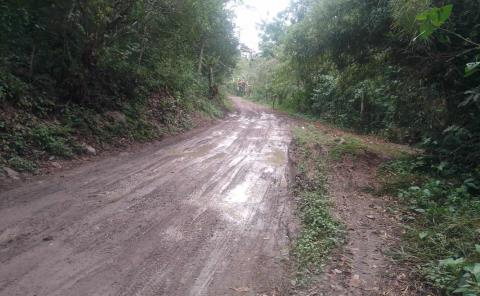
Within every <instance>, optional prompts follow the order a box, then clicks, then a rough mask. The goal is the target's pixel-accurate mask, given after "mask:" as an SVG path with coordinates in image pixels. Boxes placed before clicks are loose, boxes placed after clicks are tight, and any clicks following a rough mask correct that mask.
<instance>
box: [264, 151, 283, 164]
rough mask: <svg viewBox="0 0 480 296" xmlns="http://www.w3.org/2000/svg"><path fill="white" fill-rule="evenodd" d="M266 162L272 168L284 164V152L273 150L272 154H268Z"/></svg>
mask: <svg viewBox="0 0 480 296" xmlns="http://www.w3.org/2000/svg"><path fill="white" fill-rule="evenodd" d="M267 162H268V163H269V164H271V165H274V166H282V165H285V163H286V156H285V151H283V150H281V149H278V148H274V149H273V151H272V152H270V153H268V157H267Z"/></svg>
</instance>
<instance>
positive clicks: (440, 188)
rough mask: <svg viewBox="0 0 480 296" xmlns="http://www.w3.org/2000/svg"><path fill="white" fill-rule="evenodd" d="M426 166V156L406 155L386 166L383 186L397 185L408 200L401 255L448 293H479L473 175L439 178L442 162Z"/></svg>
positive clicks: (479, 206)
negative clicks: (413, 157) (408, 157)
mask: <svg viewBox="0 0 480 296" xmlns="http://www.w3.org/2000/svg"><path fill="white" fill-rule="evenodd" d="M424 167H425V162H424V161H422V160H402V161H396V162H393V163H391V164H390V165H389V166H388V167H387V168H386V173H387V174H388V176H386V177H385V179H384V189H389V190H390V192H392V190H398V192H399V194H398V196H399V197H400V198H401V200H402V201H403V202H404V209H405V214H404V217H403V218H404V221H405V222H407V226H406V234H405V237H404V239H405V243H404V245H403V247H402V252H401V254H403V256H402V258H403V259H404V260H407V261H411V262H412V263H414V264H415V265H416V266H417V267H418V268H417V270H418V271H419V272H420V274H421V275H422V276H423V278H424V279H426V280H427V282H428V283H429V284H430V285H432V287H434V288H436V289H438V290H440V291H444V292H446V293H448V294H451V293H463V294H462V295H476V294H475V293H476V292H478V288H479V285H478V283H479V282H478V276H479V273H478V271H479V270H478V268H479V267H480V263H479V262H480V253H479V252H478V251H479V246H478V245H477V244H478V242H479V241H480V231H479V230H480V199H479V196H478V191H476V190H475V188H472V184H473V185H474V187H475V184H474V183H472V182H474V181H473V180H471V179H466V180H464V181H463V182H460V181H458V180H456V179H452V178H448V179H445V178H440V177H439V174H440V173H441V171H442V170H443V168H436V169H434V170H432V171H431V172H430V175H429V176H428V175H426V172H422V169H423V168H424ZM415 174H416V175H415ZM391 176H394V177H395V178H392V177H391ZM472 189H473V190H472Z"/></svg>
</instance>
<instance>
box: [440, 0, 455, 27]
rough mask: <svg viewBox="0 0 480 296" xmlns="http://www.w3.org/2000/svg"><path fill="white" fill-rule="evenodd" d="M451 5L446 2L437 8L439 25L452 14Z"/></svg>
mask: <svg viewBox="0 0 480 296" xmlns="http://www.w3.org/2000/svg"><path fill="white" fill-rule="evenodd" d="M452 9H453V5H452V4H448V5H445V6H443V7H440V8H439V9H438V19H439V21H440V22H441V24H440V26H441V25H442V24H443V23H445V22H446V21H447V20H448V18H449V17H450V15H451V14H452Z"/></svg>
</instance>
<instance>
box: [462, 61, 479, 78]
mask: <svg viewBox="0 0 480 296" xmlns="http://www.w3.org/2000/svg"><path fill="white" fill-rule="evenodd" d="M479 70H480V62H473V63H468V64H466V65H465V77H469V76H471V75H473V74H474V73H475V72H478V71H479Z"/></svg>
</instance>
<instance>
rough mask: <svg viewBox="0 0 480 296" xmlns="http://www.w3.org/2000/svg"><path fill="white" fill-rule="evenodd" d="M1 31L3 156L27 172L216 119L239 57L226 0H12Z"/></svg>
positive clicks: (1, 15)
mask: <svg viewBox="0 0 480 296" xmlns="http://www.w3.org/2000/svg"><path fill="white" fill-rule="evenodd" d="M0 30H1V31H2V34H1V35H0V108H1V109H0V112H1V114H2V116H1V117H0V152H1V157H0V162H1V163H4V164H8V165H10V166H12V167H16V168H17V169H21V170H27V171H28V170H32V169H33V168H34V166H33V165H26V163H25V162H24V161H23V160H25V159H29V160H31V161H34V162H35V161H37V160H39V159H44V158H45V157H47V156H48V155H55V156H58V157H67V158H68V157H71V156H73V155H74V154H76V153H79V152H81V151H82V147H81V144H82V142H83V141H88V142H91V143H95V144H98V145H103V144H104V143H111V142H112V141H114V140H120V141H122V139H127V140H128V139H131V140H147V139H151V138H154V137H158V136H161V135H162V134H165V133H167V132H171V131H175V130H178V129H183V128H188V127H190V126H191V125H192V124H193V120H192V117H191V115H193V113H195V112H197V111H200V112H203V113H205V114H208V115H210V116H219V115H220V114H221V109H222V108H223V107H222V105H223V102H222V100H221V98H220V97H219V91H218V86H219V85H221V84H222V83H223V81H224V80H225V78H227V77H228V75H229V73H230V72H231V68H232V67H233V66H234V65H235V63H236V59H237V56H238V49H237V44H238V42H237V40H236V38H235V36H234V32H233V24H232V21H231V12H230V11H229V10H228V9H227V8H226V1H223V0H207V1H197V0H186V1H170V0H151V1H150V0H149V1H145V0H128V1H118V0H97V1H31V0H24V1H10V0H7V1H0ZM21 159H23V160H21Z"/></svg>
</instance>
